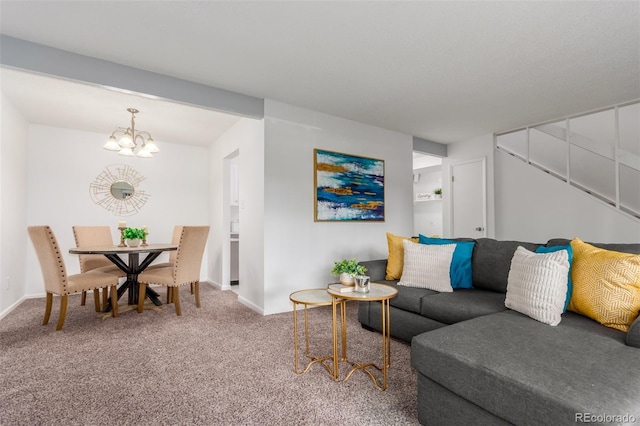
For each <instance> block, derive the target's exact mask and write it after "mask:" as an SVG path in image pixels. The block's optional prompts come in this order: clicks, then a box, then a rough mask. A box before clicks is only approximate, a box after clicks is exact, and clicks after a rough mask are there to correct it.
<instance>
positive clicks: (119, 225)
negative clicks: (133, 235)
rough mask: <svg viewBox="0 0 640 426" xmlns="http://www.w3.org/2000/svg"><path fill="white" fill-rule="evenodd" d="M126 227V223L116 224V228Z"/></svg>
mask: <svg viewBox="0 0 640 426" xmlns="http://www.w3.org/2000/svg"><path fill="white" fill-rule="evenodd" d="M126 227H127V222H122V221H121V222H118V228H126Z"/></svg>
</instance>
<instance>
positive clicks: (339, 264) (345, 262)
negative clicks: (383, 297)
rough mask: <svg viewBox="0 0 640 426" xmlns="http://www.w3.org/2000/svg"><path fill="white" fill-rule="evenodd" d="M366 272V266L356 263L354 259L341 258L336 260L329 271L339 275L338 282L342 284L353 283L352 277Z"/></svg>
mask: <svg viewBox="0 0 640 426" xmlns="http://www.w3.org/2000/svg"><path fill="white" fill-rule="evenodd" d="M366 272H367V268H365V267H364V266H362V265H359V264H358V261H357V260H356V259H342V260H336V261H335V262H334V265H333V269H331V273H332V274H333V275H334V276H336V277H340V283H342V284H343V285H353V283H354V277H355V276H356V275H364V274H365V273H366Z"/></svg>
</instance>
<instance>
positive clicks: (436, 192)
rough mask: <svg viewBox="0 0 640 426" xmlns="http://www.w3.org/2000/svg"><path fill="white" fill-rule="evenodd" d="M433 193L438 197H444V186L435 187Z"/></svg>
mask: <svg viewBox="0 0 640 426" xmlns="http://www.w3.org/2000/svg"><path fill="white" fill-rule="evenodd" d="M433 193H434V194H435V196H436V198H442V188H436V189H434V190H433Z"/></svg>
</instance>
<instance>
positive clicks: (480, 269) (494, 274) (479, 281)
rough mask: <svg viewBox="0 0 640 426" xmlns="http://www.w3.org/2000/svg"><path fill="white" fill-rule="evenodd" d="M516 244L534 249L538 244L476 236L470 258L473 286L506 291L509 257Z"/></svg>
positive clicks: (509, 264)
mask: <svg viewBox="0 0 640 426" xmlns="http://www.w3.org/2000/svg"><path fill="white" fill-rule="evenodd" d="M518 246H522V247H524V248H526V249H527V250H529V251H536V249H537V248H538V246H540V244H534V243H527V242H522V241H498V240H494V239H492V238H478V239H477V240H476V245H475V247H474V248H473V257H472V258H471V271H472V274H473V286H474V287H476V288H482V289H485V290H492V291H499V292H502V293H506V292H507V280H508V277H509V268H510V267H511V258H512V257H513V253H514V252H515V251H516V249H517V248H518Z"/></svg>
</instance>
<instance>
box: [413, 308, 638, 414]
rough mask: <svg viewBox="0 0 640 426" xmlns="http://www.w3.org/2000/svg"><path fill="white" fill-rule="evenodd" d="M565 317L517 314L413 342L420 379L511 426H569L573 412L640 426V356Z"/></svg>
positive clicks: (618, 339) (609, 333)
mask: <svg viewBox="0 0 640 426" xmlns="http://www.w3.org/2000/svg"><path fill="white" fill-rule="evenodd" d="M624 337H625V335H624V333H622V332H620V331H618V330H614V329H612V328H607V327H603V326H601V325H599V324H598V323H596V322H595V321H592V320H590V319H589V318H586V317H583V316H580V315H577V314H574V313H572V312H567V313H565V314H564V316H563V319H562V322H561V323H560V324H558V326H557V327H549V326H547V325H545V324H542V323H540V322H538V321H534V320H532V319H531V318H528V317H527V316H525V315H522V314H520V313H518V312H515V311H505V312H500V313H496V314H493V315H486V316H483V317H479V318H475V319H472V320H470V321H463V322H459V323H457V324H453V325H449V326H447V327H443V328H441V329H438V330H434V331H429V332H427V333H423V334H421V335H419V336H416V337H414V338H413V339H412V342H411V364H412V366H413V367H414V368H415V369H416V370H417V371H418V372H419V373H421V374H423V375H425V376H427V377H429V378H430V379H431V380H433V381H435V382H436V383H438V384H440V385H442V386H444V387H445V388H447V389H448V390H450V391H452V392H453V393H455V394H457V395H459V396H461V397H462V398H465V399H467V400H468V401H469V402H471V403H474V404H476V405H478V406H480V407H482V408H484V409H485V410H487V411H489V412H490V413H492V414H494V415H495V416H497V417H500V418H502V419H505V420H507V421H509V422H511V423H514V424H525V425H528V424H531V425H540V424H554V425H555V424H574V423H575V421H576V417H575V416H576V413H592V414H594V415H604V414H621V415H622V414H629V415H632V416H635V418H636V419H640V402H639V399H638V392H639V391H640V384H639V383H640V382H639V378H640V350H638V349H637V348H634V347H631V346H627V345H625V343H624Z"/></svg>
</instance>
